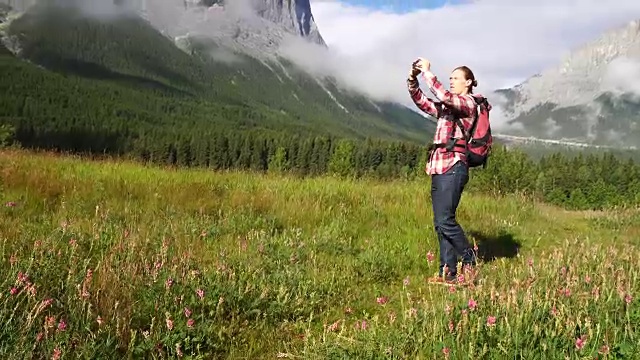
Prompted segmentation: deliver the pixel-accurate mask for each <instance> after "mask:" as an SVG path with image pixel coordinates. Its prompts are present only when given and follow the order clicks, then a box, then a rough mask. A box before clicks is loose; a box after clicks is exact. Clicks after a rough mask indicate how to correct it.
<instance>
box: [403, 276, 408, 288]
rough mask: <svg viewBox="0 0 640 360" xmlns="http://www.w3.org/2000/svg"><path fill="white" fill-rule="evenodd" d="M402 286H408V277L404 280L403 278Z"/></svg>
mask: <svg viewBox="0 0 640 360" xmlns="http://www.w3.org/2000/svg"><path fill="white" fill-rule="evenodd" d="M402 284H403V285H404V286H408V285H409V277H408V276H407V277H406V278H404V280H402Z"/></svg>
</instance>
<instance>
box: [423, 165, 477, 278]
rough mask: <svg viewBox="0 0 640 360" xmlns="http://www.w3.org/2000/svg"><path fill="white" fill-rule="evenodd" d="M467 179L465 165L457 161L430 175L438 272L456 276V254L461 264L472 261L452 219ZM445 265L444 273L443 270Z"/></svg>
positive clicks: (462, 233)
mask: <svg viewBox="0 0 640 360" xmlns="http://www.w3.org/2000/svg"><path fill="white" fill-rule="evenodd" d="M468 181H469V168H468V167H467V165H466V164H465V163H463V162H461V161H459V162H457V163H456V164H455V165H453V167H452V168H451V169H449V170H448V171H447V172H445V173H444V174H434V175H432V176H431V202H432V206H433V224H434V226H435V230H436V234H437V235H438V241H439V243H440V271H439V274H440V276H442V275H446V277H453V276H456V274H457V264H458V255H460V256H461V257H462V265H463V266H465V265H471V266H474V265H476V257H475V252H474V251H473V248H472V247H471V245H470V244H469V240H467V237H466V236H465V234H464V230H462V227H461V226H460V224H458V221H457V220H456V210H457V208H458V204H459V203H460V198H461V197H462V191H463V190H464V187H465V185H466V184H467V182H468ZM445 265H446V266H447V267H448V270H447V274H443V268H444V266H445Z"/></svg>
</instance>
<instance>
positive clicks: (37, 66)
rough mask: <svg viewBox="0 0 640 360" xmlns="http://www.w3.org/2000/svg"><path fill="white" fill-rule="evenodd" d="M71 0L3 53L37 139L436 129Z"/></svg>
mask: <svg viewBox="0 0 640 360" xmlns="http://www.w3.org/2000/svg"><path fill="white" fill-rule="evenodd" d="M59 3H64V2H51V3H48V2H41V3H39V4H38V5H36V6H33V7H31V8H29V10H28V11H27V12H26V13H25V14H24V15H22V16H20V17H18V18H17V19H15V20H13V21H11V22H10V24H9V26H5V27H6V34H5V35H6V36H4V40H5V41H4V43H5V44H8V45H10V46H9V48H10V49H12V50H13V52H14V53H15V54H16V56H10V55H9V54H7V53H6V52H5V53H3V54H2V55H0V56H2V57H1V58H0V70H1V71H2V72H3V74H6V75H5V76H3V78H2V79H1V80H0V91H1V92H2V93H3V97H2V100H0V101H1V103H0V104H1V105H0V117H1V118H2V119H4V120H3V122H9V123H12V124H13V125H15V126H16V128H17V137H18V140H19V141H20V142H22V143H23V144H25V145H27V146H46V147H53V148H63V149H71V150H84V151H86V150H91V151H93V152H103V151H115V152H118V153H126V152H130V151H137V152H153V151H156V150H154V149H151V148H150V147H149V146H150V145H149V144H155V145H158V144H161V143H165V145H166V146H169V143H171V144H174V145H175V144H176V143H177V141H178V140H177V139H188V142H189V143H197V144H196V145H197V146H201V147H205V146H207V145H206V142H207V141H208V140H209V139H210V138H211V137H212V136H214V134H228V133H230V132H234V133H237V132H242V133H247V132H248V131H251V132H252V133H259V134H261V136H262V135H264V136H267V137H271V138H274V137H281V136H283V135H287V134H290V135H300V136H303V137H308V136H324V137H350V138H357V139H364V138H366V137H372V138H379V139H384V140H403V141H409V142H413V143H417V144H424V143H426V142H427V141H428V139H429V138H430V134H431V133H432V131H433V130H432V129H433V126H432V125H431V124H430V123H429V122H428V121H427V120H426V119H425V118H424V117H422V116H420V115H418V114H416V113H415V112H413V111H411V110H409V109H406V108H404V107H402V106H399V105H395V104H390V103H376V102H372V101H370V100H368V99H366V98H364V97H362V96H358V95H355V94H347V93H345V92H344V91H341V90H339V89H338V88H337V87H336V86H335V85H334V84H333V83H332V82H331V81H330V79H318V78H314V77H311V76H309V75H308V74H307V73H305V72H303V71H301V70H300V69H298V68H296V67H295V66H293V65H292V64H291V63H289V62H287V61H286V59H282V58H275V60H271V61H270V60H265V59H262V58H256V57H252V56H251V55H250V54H248V53H246V52H242V51H239V49H237V48H232V47H228V46H227V45H225V44H221V43H219V42H216V41H215V39H212V38H210V37H197V36H190V37H186V38H182V39H181V41H178V42H177V43H176V41H174V40H175V39H173V38H171V37H167V36H165V35H163V34H162V33H161V32H160V31H159V30H158V29H157V28H155V27H153V26H152V25H151V24H149V23H148V22H146V21H144V20H143V19H142V18H141V17H140V16H139V15H138V13H125V14H122V15H119V16H116V17H109V18H99V19H98V18H95V17H92V16H90V15H87V14H86V13H84V12H82V11H81V10H79V9H75V8H73V7H69V6H61V5H60V4H59ZM5 25H6V24H5ZM220 54H223V55H224V56H226V58H223V59H222V60H221V59H220V58H221V57H220V56H218V55H220ZM24 60H26V61H24ZM265 134H266V135H265ZM78 135H80V136H78ZM225 136H227V135H225ZM89 139H91V140H89ZM71 143H75V144H71ZM77 143H85V144H84V145H82V146H78V145H77ZM198 144H199V145H198ZM165 145H162V147H163V148H166V146H165ZM174 145H171V146H174ZM196 145H194V146H196ZM158 146H159V145H158ZM157 151H164V150H157Z"/></svg>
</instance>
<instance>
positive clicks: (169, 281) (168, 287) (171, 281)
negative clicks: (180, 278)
mask: <svg viewBox="0 0 640 360" xmlns="http://www.w3.org/2000/svg"><path fill="white" fill-rule="evenodd" d="M171 285H173V279H172V278H168V279H167V281H165V282H164V287H165V288H166V289H167V290H168V289H170V288H171Z"/></svg>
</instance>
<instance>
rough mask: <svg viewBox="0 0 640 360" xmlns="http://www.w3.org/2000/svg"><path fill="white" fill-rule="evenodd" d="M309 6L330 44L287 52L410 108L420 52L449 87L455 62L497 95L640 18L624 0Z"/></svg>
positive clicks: (638, 7)
mask: <svg viewBox="0 0 640 360" xmlns="http://www.w3.org/2000/svg"><path fill="white" fill-rule="evenodd" d="M311 6H312V11H313V13H314V18H315V21H316V23H317V25H318V28H319V30H320V33H321V34H322V36H323V37H324V39H325V41H326V42H327V44H328V46H329V50H328V51H327V52H324V53H323V52H322V51H320V50H308V49H307V50H304V51H302V50H301V49H303V47H302V46H299V45H298V44H294V43H287V44H285V46H284V47H283V51H284V53H285V54H287V56H290V57H291V58H292V59H294V60H295V61H296V62H298V63H300V64H303V65H305V64H306V67H307V68H311V69H312V70H313V69H315V71H325V72H327V73H330V74H331V75H332V76H334V77H335V78H337V79H338V80H340V81H341V82H342V83H343V84H344V85H345V87H349V88H354V89H358V90H360V91H362V92H364V93H366V94H368V95H371V96H373V97H375V98H376V99H379V100H394V101H398V102H401V103H404V104H407V105H409V106H410V107H413V108H415V106H412V104H411V103H410V101H409V99H408V96H407V93H406V87H405V78H406V74H407V72H408V70H409V67H410V64H411V62H412V61H413V60H414V59H415V58H417V57H419V56H421V57H425V58H427V59H429V60H430V61H431V62H432V71H434V73H435V74H436V75H437V76H438V77H439V78H440V79H441V80H442V81H443V83H445V85H446V82H447V79H448V76H449V72H450V71H451V70H452V69H453V68H455V67H457V66H459V65H467V66H469V67H470V68H471V69H472V70H473V71H474V72H475V75H476V78H477V79H478V82H479V86H478V88H477V89H476V92H480V93H484V94H487V95H489V96H490V100H493V99H495V98H496V94H493V91H494V90H495V89H499V88H508V87H511V86H514V85H516V84H518V83H520V82H522V81H524V80H525V79H526V78H528V77H530V76H532V75H534V74H537V73H539V72H541V71H542V70H543V69H544V68H546V67H549V66H555V65H558V64H559V63H560V62H561V60H562V57H563V56H565V55H566V54H567V53H568V52H569V51H570V50H572V49H575V48H577V47H580V46H581V45H583V44H585V43H587V42H589V41H592V40H593V39H595V38H596V37H598V36H599V35H600V34H602V33H603V32H605V31H607V30H612V29H614V28H616V27H620V26H624V25H625V24H627V23H628V22H629V21H632V20H635V19H637V18H640V2H631V1H627V0H611V2H610V3H609V4H607V5H606V7H605V5H604V4H603V3H602V2H601V1H596V0H581V1H574V0H540V1H536V2H523V1H514V0H479V1H473V2H472V1H467V2H465V3H463V4H458V5H450V6H445V7H441V8H437V9H422V10H416V11H413V12H408V13H404V14H397V13H392V12H388V11H381V10H372V9H367V8H363V7H357V6H351V5H347V4H346V3H344V2H341V1H318V0H315V1H312V4H311ZM605 10H606V11H605ZM619 65H621V66H630V65H629V64H623V63H621V64H619ZM634 69H635V68H634ZM634 71H635V70H634ZM615 75H616V74H615V73H614V75H613V76H614V77H615ZM634 84H635V85H636V86H640V82H635V83H634ZM423 89H424V88H423ZM425 90H426V89H425ZM499 112H500V106H496V111H494V113H496V115H495V116H494V118H496V119H500V117H501V115H500V114H498V113H499ZM499 124H500V125H506V121H499Z"/></svg>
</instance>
